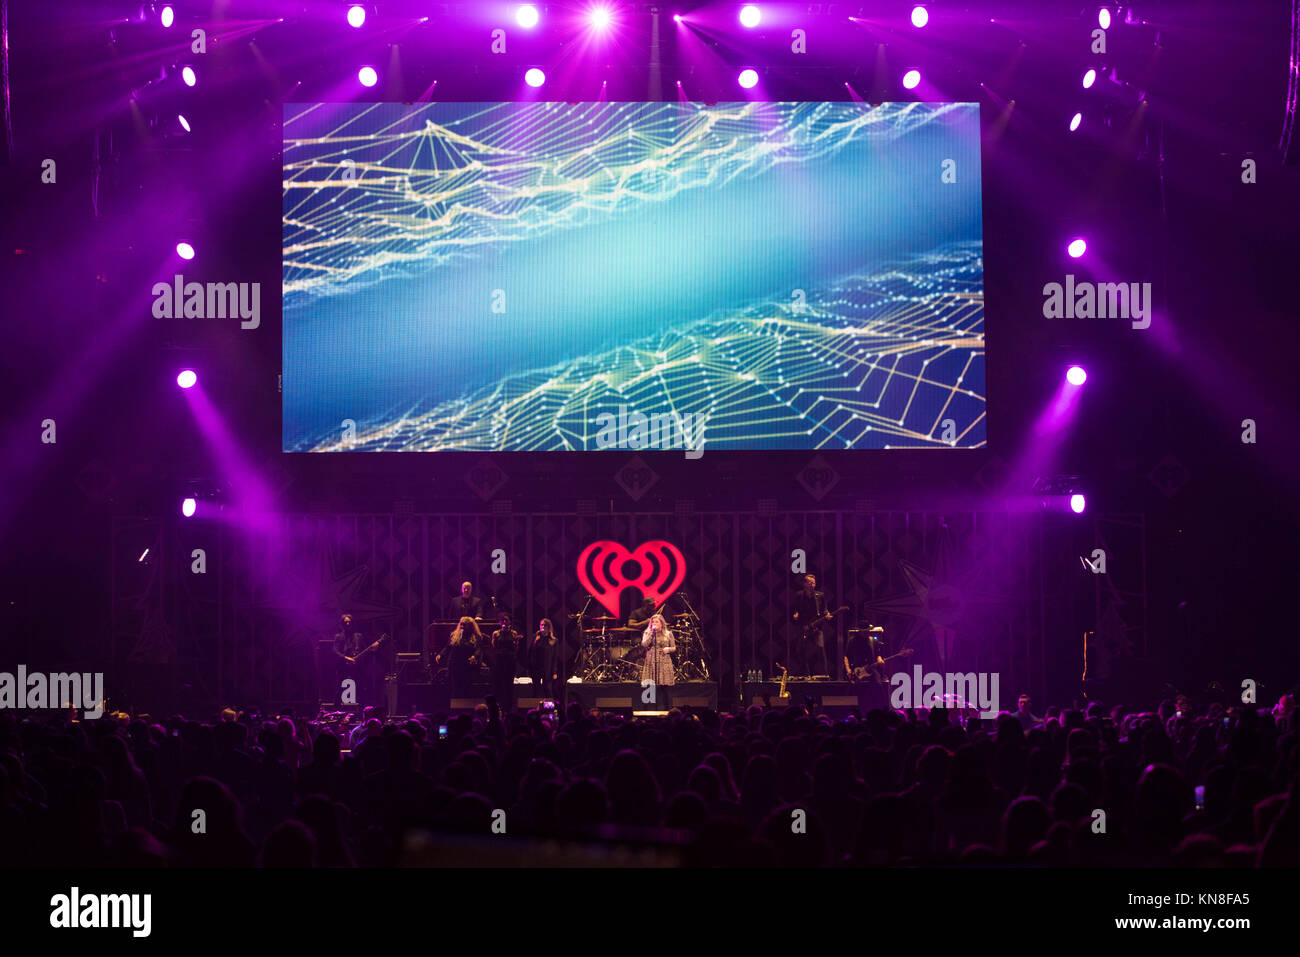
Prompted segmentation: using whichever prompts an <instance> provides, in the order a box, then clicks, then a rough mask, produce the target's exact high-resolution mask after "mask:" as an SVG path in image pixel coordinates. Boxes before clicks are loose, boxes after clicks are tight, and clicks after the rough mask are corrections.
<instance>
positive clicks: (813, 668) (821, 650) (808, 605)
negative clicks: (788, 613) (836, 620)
mask: <svg viewBox="0 0 1300 957" xmlns="http://www.w3.org/2000/svg"><path fill="white" fill-rule="evenodd" d="M830 619H831V614H830V612H829V611H828V610H827V608H826V595H825V594H824V593H822V592H819V591H818V590H817V576H815V575H805V576H804V577H803V588H801V589H800V590H799V591H797V592H795V596H794V618H793V621H794V623H795V624H796V625H798V626H799V628H800V629H801V632H800V635H799V641H798V647H797V648H796V651H797V652H798V654H799V658H800V661H801V663H802V665H803V670H804V674H807V675H829V674H830V666H829V665H827V663H826V638H825V636H824V635H823V634H822V628H823V626H824V625H825V624H826V622H828V621H830Z"/></svg>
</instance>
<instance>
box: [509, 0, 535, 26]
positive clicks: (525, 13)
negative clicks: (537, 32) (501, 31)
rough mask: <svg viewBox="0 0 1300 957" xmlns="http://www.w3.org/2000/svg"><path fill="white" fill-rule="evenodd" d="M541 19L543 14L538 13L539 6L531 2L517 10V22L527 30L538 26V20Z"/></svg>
mask: <svg viewBox="0 0 1300 957" xmlns="http://www.w3.org/2000/svg"><path fill="white" fill-rule="evenodd" d="M540 19H541V16H540V15H539V14H538V12H537V8H536V7H535V6H533V5H532V4H531V3H525V4H523V5H521V6H520V7H519V9H518V10H516V11H515V23H517V24H519V25H520V26H521V27H523V28H524V29H525V30H531V29H532V28H533V27H535V26H537V21H538V20H540Z"/></svg>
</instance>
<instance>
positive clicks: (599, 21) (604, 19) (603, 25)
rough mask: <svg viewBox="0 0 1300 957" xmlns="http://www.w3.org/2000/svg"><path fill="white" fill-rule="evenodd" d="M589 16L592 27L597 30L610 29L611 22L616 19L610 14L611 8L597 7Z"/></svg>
mask: <svg viewBox="0 0 1300 957" xmlns="http://www.w3.org/2000/svg"><path fill="white" fill-rule="evenodd" d="M588 16H589V19H590V20H591V25H592V27H593V28H594V29H596V30H605V29H608V27H609V24H610V22H611V21H612V20H613V19H614V15H613V14H612V13H610V12H609V7H595V8H593V9H592V11H591V13H590V14H589V15H588Z"/></svg>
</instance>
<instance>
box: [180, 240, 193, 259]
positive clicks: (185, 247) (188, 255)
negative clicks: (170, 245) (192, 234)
mask: <svg viewBox="0 0 1300 957" xmlns="http://www.w3.org/2000/svg"><path fill="white" fill-rule="evenodd" d="M176 255H177V256H180V257H181V259H193V258H194V247H193V246H191V245H190V244H189V243H177V244H176Z"/></svg>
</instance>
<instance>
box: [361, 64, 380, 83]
mask: <svg viewBox="0 0 1300 957" xmlns="http://www.w3.org/2000/svg"><path fill="white" fill-rule="evenodd" d="M357 79H358V80H359V81H360V82H361V85H362V86H374V85H375V84H376V83H378V82H379V74H378V73H376V72H375V68H374V67H373V66H363V67H362V68H361V69H360V70H358V71H357Z"/></svg>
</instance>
